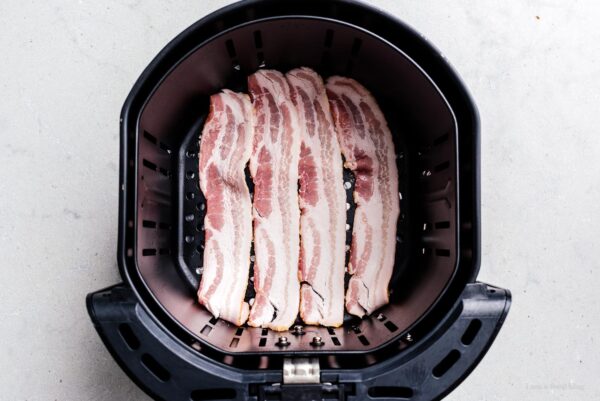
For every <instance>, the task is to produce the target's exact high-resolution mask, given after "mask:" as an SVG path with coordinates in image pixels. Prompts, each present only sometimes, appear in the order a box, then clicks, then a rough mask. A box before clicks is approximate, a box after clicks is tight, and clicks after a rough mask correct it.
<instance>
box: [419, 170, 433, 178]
mask: <svg viewBox="0 0 600 401" xmlns="http://www.w3.org/2000/svg"><path fill="white" fill-rule="evenodd" d="M421 176H423V177H430V176H431V170H423V171H421Z"/></svg>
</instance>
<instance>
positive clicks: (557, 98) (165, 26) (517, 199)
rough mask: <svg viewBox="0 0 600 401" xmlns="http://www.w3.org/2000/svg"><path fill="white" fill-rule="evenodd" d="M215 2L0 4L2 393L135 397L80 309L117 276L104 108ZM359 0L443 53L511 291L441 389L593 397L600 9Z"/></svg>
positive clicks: (494, 266) (492, 259)
mask: <svg viewBox="0 0 600 401" xmlns="http://www.w3.org/2000/svg"><path fill="white" fill-rule="evenodd" d="M227 3H229V1H226V0H224V1H171V0H169V1H165V0H160V1H158V0H151V1H144V2H141V1H130V0H123V1H114V0H112V1H102V2H92V1H82V0H80V1H74V0H55V1H52V2H46V1H40V0H37V1H17V0H5V1H2V2H1V3H0V49H1V51H2V53H3V57H2V61H1V62H0V88H1V96H0V135H1V141H0V147H1V149H2V151H1V152H0V155H1V156H0V157H1V159H0V160H1V161H2V163H1V166H2V171H3V173H2V178H1V179H0V255H1V257H2V262H1V263H0V269H2V270H1V271H2V286H1V290H0V294H1V295H0V296H1V302H0V372H2V374H0V389H1V390H0V399H1V400H7V401H8V400H10V401H12V400H30V401H33V400H74V401H80V400H146V399H148V398H147V397H146V396H145V395H144V394H143V393H142V392H141V391H140V390H138V389H137V388H136V387H135V385H134V384H133V383H132V382H131V381H130V380H129V379H128V378H127V377H126V376H125V374H124V373H123V372H121V370H120V369H119V368H118V367H117V365H116V364H115V363H114V362H113V360H112V359H111V357H110V356H109V354H108V352H107V351H106V350H105V348H104V347H103V345H102V344H101V342H100V340H99V338H98V336H97V335H96V333H95V332H94V330H93V328H92V325H91V324H90V322H89V320H88V317H87V314H86V311H85V305H84V297H85V295H86V294H87V293H88V292H90V291H93V290H96V289H99V288H102V287H104V286H107V285H110V284H113V283H116V282H117V281H119V277H118V275H117V269H116V262H115V253H116V233H117V193H118V192H117V185H118V171H117V170H118V153H119V146H118V118H119V112H120V108H121V106H122V104H123V101H124V100H125V97H126V95H127V93H128V92H129V89H130V88H131V86H132V85H133V83H134V81H135V80H136V79H137V77H138V76H139V74H140V73H141V71H142V70H143V68H144V67H145V66H146V65H147V64H148V62H149V61H150V60H151V59H152V58H153V57H154V56H155V55H156V53H157V52H158V51H159V50H160V49H161V48H162V47H163V46H164V45H165V44H166V43H167V42H168V41H169V40H170V39H171V38H173V37H174V36H175V35H176V34H177V33H179V32H180V31H182V30H183V29H185V28H186V27H187V26H188V25H190V24H192V23H193V22H194V21H196V20H197V19H199V18H200V17H202V16H204V15H205V14H207V13H209V12H210V11H212V10H215V9H217V8H219V7H221V6H223V5H225V4H227ZM373 3H374V4H376V5H377V6H379V7H381V8H383V9H385V10H388V11H390V12H391V13H393V14H395V15H397V16H398V17H400V18H401V19H403V20H404V21H406V22H407V23H409V24H410V25H412V26H413V27H415V28H416V29H417V30H419V31H420V32H421V33H423V34H424V35H425V36H426V37H428V38H429V39H430V40H431V41H432V42H433V43H434V44H435V45H436V46H437V47H438V48H439V49H442V51H443V52H444V54H445V55H446V57H447V58H448V60H450V62H451V63H452V64H453V65H454V66H455V67H456V69H457V70H458V71H459V73H460V74H461V75H462V77H463V78H464V80H465V82H466V84H467V86H468V87H469V88H470V90H471V91H472V93H473V96H474V98H475V100H476V102H477V104H478V106H479V110H480V113H481V119H482V198H483V204H482V212H483V213H482V219H483V264H482V270H481V274H480V279H481V280H482V281H486V282H489V283H492V284H496V285H499V286H502V287H507V288H509V289H511V290H512V292H513V296H514V303H513V308H512V311H511V313H510V314H509V317H508V320H507V322H506V324H505V327H504V329H503V330H502V331H501V332H500V335H499V337H498V339H497V340H496V342H495V343H494V345H493V347H492V348H491V350H490V352H489V353H488V355H487V356H486V357H485V359H484V360H483V361H482V363H481V364H480V365H479V367H478V368H477V369H476V370H475V371H474V373H473V374H472V375H471V376H469V378H468V379H467V380H466V381H465V382H464V383H463V384H462V385H461V386H460V387H459V388H458V389H457V390H456V391H455V392H454V393H452V394H451V395H450V396H449V397H448V399H449V400H456V401H458V400H461V401H481V400H598V399H600V384H599V382H598V379H597V374H598V372H600V355H599V354H600V352H599V348H600V347H599V344H598V340H599V337H598V332H599V331H600V319H599V318H598V317H599V316H600V306H599V305H600V297H599V296H598V285H599V284H600V266H599V264H600V263H599V258H598V248H596V246H597V242H598V236H599V235H600V226H599V218H600V161H599V159H600V139H599V135H600V132H599V128H598V121H597V118H598V115H599V114H600V102H599V96H600V50H599V43H600V23H598V21H599V19H600V3H599V2H597V1H595V0H580V1H569V2H566V1H559V0H531V1H527V2H523V1H517V0H509V1H504V2H497V1H491V0H478V1H475V0H473V1H466V0H458V1H454V2H451V3H448V2H440V1H433V0H425V1H418V2H416V1H410V0H400V1H398V0H396V1H394V0H388V1H385V0H377V1H373Z"/></svg>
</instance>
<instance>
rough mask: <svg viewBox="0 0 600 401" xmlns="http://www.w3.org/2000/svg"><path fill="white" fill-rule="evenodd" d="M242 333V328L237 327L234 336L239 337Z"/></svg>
mask: <svg viewBox="0 0 600 401" xmlns="http://www.w3.org/2000/svg"><path fill="white" fill-rule="evenodd" d="M243 333H244V328H243V327H238V328H237V330H236V331H235V335H236V336H238V337H239V336H241V335H242V334H243Z"/></svg>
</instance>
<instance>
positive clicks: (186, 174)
mask: <svg viewBox="0 0 600 401" xmlns="http://www.w3.org/2000/svg"><path fill="white" fill-rule="evenodd" d="M195 176H196V173H194V172H193V171H188V172H186V173H185V178H187V179H188V180H191V179H193V178H194V177H195Z"/></svg>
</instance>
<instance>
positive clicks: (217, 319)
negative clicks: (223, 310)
mask: <svg viewBox="0 0 600 401" xmlns="http://www.w3.org/2000/svg"><path fill="white" fill-rule="evenodd" d="M218 321H219V318H216V317H214V316H213V317H211V318H210V320H209V321H208V323H210V324H212V325H213V326H214V325H215V324H217V322H218Z"/></svg>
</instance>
